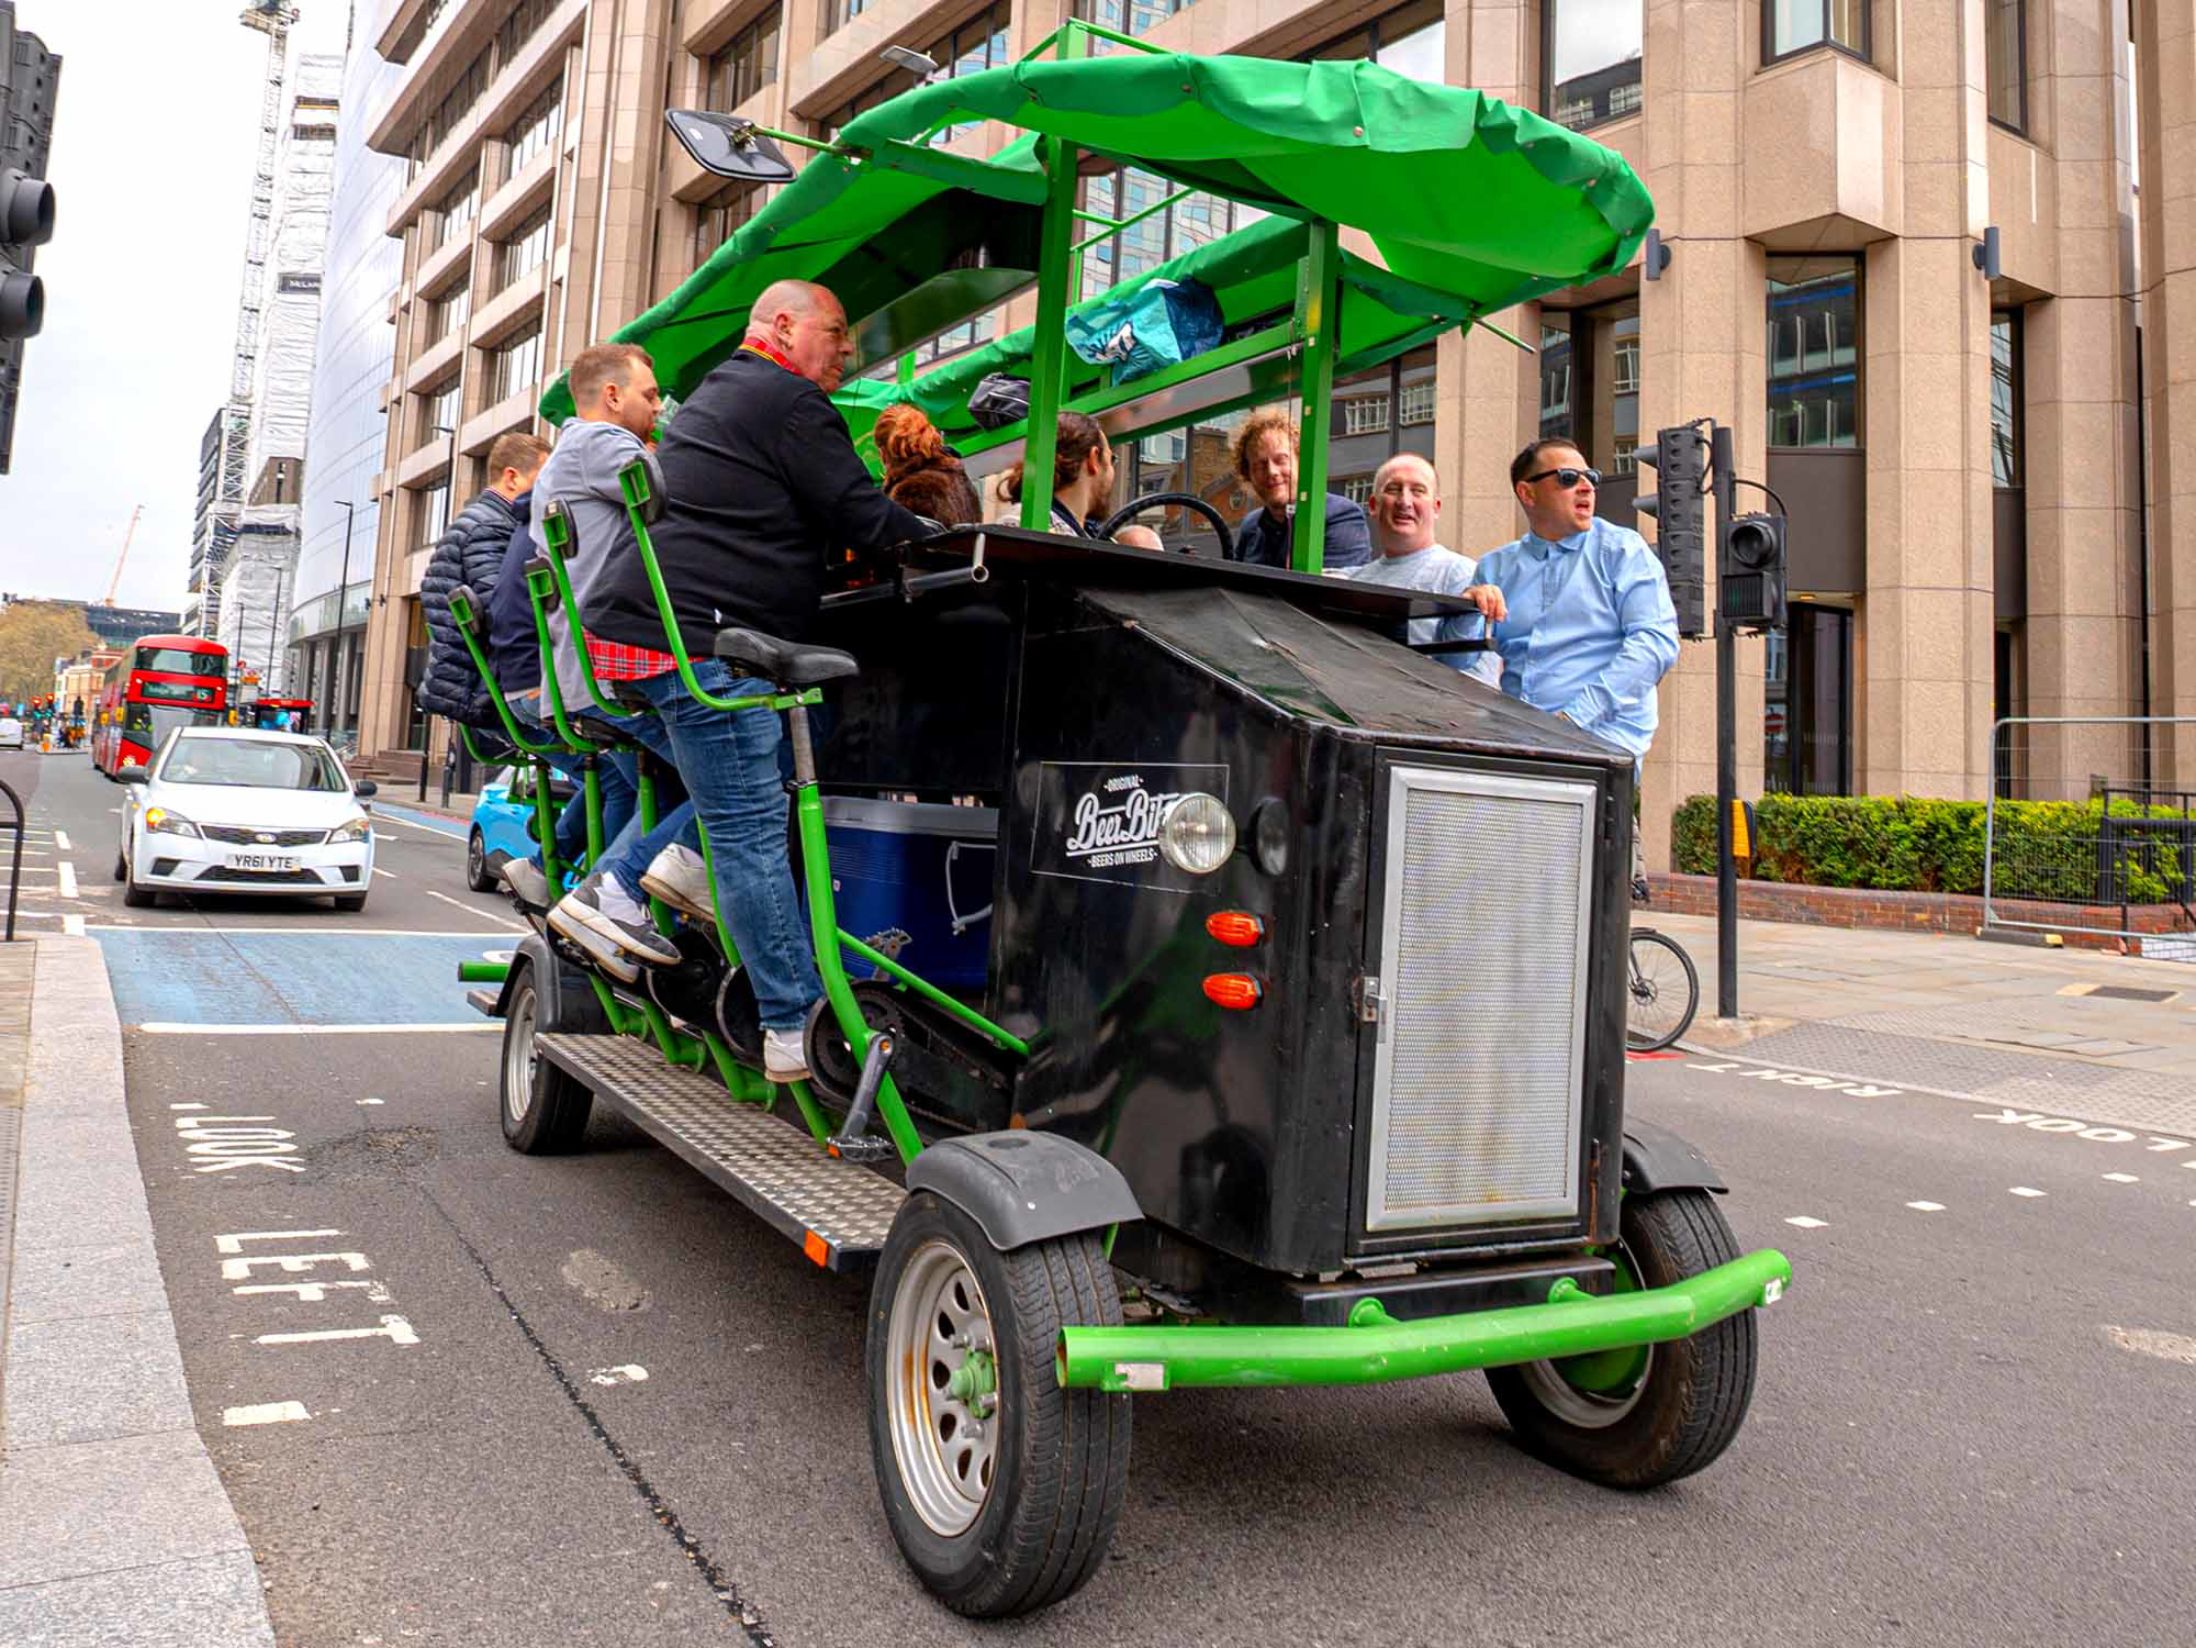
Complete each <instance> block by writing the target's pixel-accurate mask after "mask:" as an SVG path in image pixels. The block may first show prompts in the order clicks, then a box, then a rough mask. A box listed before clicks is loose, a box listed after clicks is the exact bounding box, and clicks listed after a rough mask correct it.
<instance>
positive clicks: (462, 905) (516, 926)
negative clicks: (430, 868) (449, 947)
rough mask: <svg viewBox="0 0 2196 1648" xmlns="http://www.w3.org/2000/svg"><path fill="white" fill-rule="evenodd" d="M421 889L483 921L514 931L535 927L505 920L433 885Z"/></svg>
mask: <svg viewBox="0 0 2196 1648" xmlns="http://www.w3.org/2000/svg"><path fill="white" fill-rule="evenodd" d="M420 891H421V892H423V893H425V894H426V895H427V896H428V897H429V898H439V899H441V900H442V902H443V903H445V904H449V905H454V906H455V907H456V908H458V909H460V910H463V911H464V912H465V913H466V914H467V915H469V916H478V917H480V919H481V920H483V921H493V922H496V923H497V924H498V925H500V926H503V927H506V928H508V929H510V931H512V932H514V933H530V932H532V931H533V928H531V927H529V926H527V925H526V924H525V923H524V922H521V921H505V920H504V919H503V917H501V916H492V915H490V914H489V913H488V912H487V911H486V910H476V909H474V908H473V907H472V906H471V905H470V904H468V903H466V902H465V901H464V900H463V899H461V898H452V897H451V896H450V895H449V894H448V893H438V892H436V891H435V890H434V889H433V888H432V887H422V888H421V889H420Z"/></svg>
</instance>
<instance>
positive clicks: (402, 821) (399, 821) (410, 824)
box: [374, 817, 465, 841]
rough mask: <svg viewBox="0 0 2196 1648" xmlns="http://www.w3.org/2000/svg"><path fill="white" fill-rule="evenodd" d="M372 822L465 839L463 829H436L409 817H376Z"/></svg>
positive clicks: (453, 838)
mask: <svg viewBox="0 0 2196 1648" xmlns="http://www.w3.org/2000/svg"><path fill="white" fill-rule="evenodd" d="M374 822H375V823H376V824H388V825H391V826H393V827H395V828H396V829H399V830H425V831H426V832H427V833H428V834H429V835H439V836H446V837H447V838H449V839H450V840H452V841H463V840H464V839H465V832H464V831H463V830H438V829H436V828H435V827H434V826H433V825H432V824H420V823H416V822H414V821H413V820H411V819H409V818H379V817H377V818H376V819H375V820H374Z"/></svg>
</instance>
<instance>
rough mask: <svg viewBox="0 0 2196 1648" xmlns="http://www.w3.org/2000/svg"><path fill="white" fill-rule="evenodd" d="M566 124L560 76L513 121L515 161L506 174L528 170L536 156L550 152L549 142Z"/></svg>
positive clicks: (511, 132) (511, 139)
mask: <svg viewBox="0 0 2196 1648" xmlns="http://www.w3.org/2000/svg"><path fill="white" fill-rule="evenodd" d="M563 125H564V82H563V80H562V79H561V78H560V79H558V80H556V81H554V82H552V83H551V84H550V86H549V89H548V90H546V91H544V92H543V93H542V94H541V95H540V96H539V97H537V98H535V99H534V101H533V102H532V103H530V104H528V105H527V107H526V112H525V113H524V114H522V115H520V116H519V117H518V119H517V120H516V121H514V122H513V123H512V126H511V130H510V132H509V133H508V134H507V140H508V141H509V143H510V145H511V163H510V167H509V169H508V170H507V171H506V172H505V173H504V176H506V177H516V176H518V174H519V173H521V172H523V171H524V170H526V168H527V166H528V165H529V164H530V163H531V162H532V161H533V159H534V158H535V156H537V155H541V154H545V153H547V152H548V149H549V146H550V145H551V144H552V143H554V142H555V141H556V140H557V132H558V131H559V130H560V129H561V128H562V127H563Z"/></svg>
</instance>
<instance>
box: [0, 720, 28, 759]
mask: <svg viewBox="0 0 2196 1648" xmlns="http://www.w3.org/2000/svg"><path fill="white" fill-rule="evenodd" d="M22 747H23V723H22V722H20V721H18V720H16V718H15V717H14V716H12V715H0V750H19V749H21V748H22Z"/></svg>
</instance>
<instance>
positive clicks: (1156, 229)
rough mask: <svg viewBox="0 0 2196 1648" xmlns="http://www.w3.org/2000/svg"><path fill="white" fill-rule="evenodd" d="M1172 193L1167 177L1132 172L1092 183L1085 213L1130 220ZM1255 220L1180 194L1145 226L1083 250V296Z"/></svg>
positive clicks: (1216, 200)
mask: <svg viewBox="0 0 2196 1648" xmlns="http://www.w3.org/2000/svg"><path fill="white" fill-rule="evenodd" d="M1176 192H1177V190H1176V188H1175V186H1174V185H1173V184H1172V183H1169V182H1168V181H1167V180H1166V179H1165V178H1163V177H1159V176H1156V175H1154V174H1153V173H1150V172H1140V171H1137V170H1136V169H1135V168H1134V167H1130V168H1128V169H1127V170H1125V171H1119V172H1105V173H1101V174H1100V175H1098V176H1097V177H1094V178H1091V179H1090V180H1089V181H1088V182H1087V183H1086V184H1085V185H1084V188H1083V209H1084V210H1085V211H1089V212H1094V213H1097V214H1098V215H1100V216H1102V217H1109V218H1115V219H1123V218H1130V217H1134V216H1135V215H1136V214H1137V213H1139V212H1144V211H1150V210H1151V208H1152V207H1154V206H1156V205H1158V204H1159V202H1160V201H1162V200H1164V199H1166V198H1167V196H1168V195H1170V194H1174V193H1176ZM1255 215H1256V214H1254V213H1251V212H1249V211H1248V210H1247V209H1246V208H1242V207H1238V206H1237V205H1236V204H1235V203H1234V202H1233V201H1230V200H1224V199H1222V198H1221V197H1219V196H1217V195H1207V194H1189V195H1183V196H1182V198H1181V199H1180V200H1177V201H1176V202H1175V203H1174V204H1173V205H1171V206H1169V207H1168V208H1167V209H1166V210H1165V211H1163V212H1152V215H1151V216H1149V217H1147V218H1145V219H1144V220H1143V222H1141V223H1132V224H1130V225H1129V226H1128V227H1127V228H1126V229H1123V230H1121V231H1120V233H1118V234H1114V235H1108V236H1107V237H1106V238H1105V239H1104V240H1101V241H1097V242H1095V243H1094V244H1093V245H1091V246H1090V247H1089V248H1087V249H1086V250H1085V251H1084V253H1083V296H1084V297H1086V298H1091V297H1096V296H1097V295H1098V294H1099V293H1100V292H1103V291H1105V290H1107V289H1108V288H1109V287H1112V286H1114V285H1116V284H1118V283H1119V282H1121V281H1124V280H1128V279H1130V278H1131V277H1133V276H1136V275H1140V274H1143V273H1144V272H1145V271H1146V270H1148V269H1156V268H1157V267H1158V266H1159V265H1160V264H1162V263H1165V262H1166V261H1167V260H1168V259H1169V258H1177V257H1180V256H1181V255H1182V254H1183V253H1184V252H1187V251H1189V250H1191V249H1192V248H1194V247H1198V246H1202V245H1204V244H1206V243H1207V242H1208V241H1214V240H1218V239H1219V238H1220V237H1221V236H1223V235H1226V234H1231V233H1233V232H1234V231H1235V230H1237V229H1240V228H1242V227H1243V226H1244V225H1245V224H1247V223H1249V222H1251V221H1252V219H1253V217H1254V216H1255Z"/></svg>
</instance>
